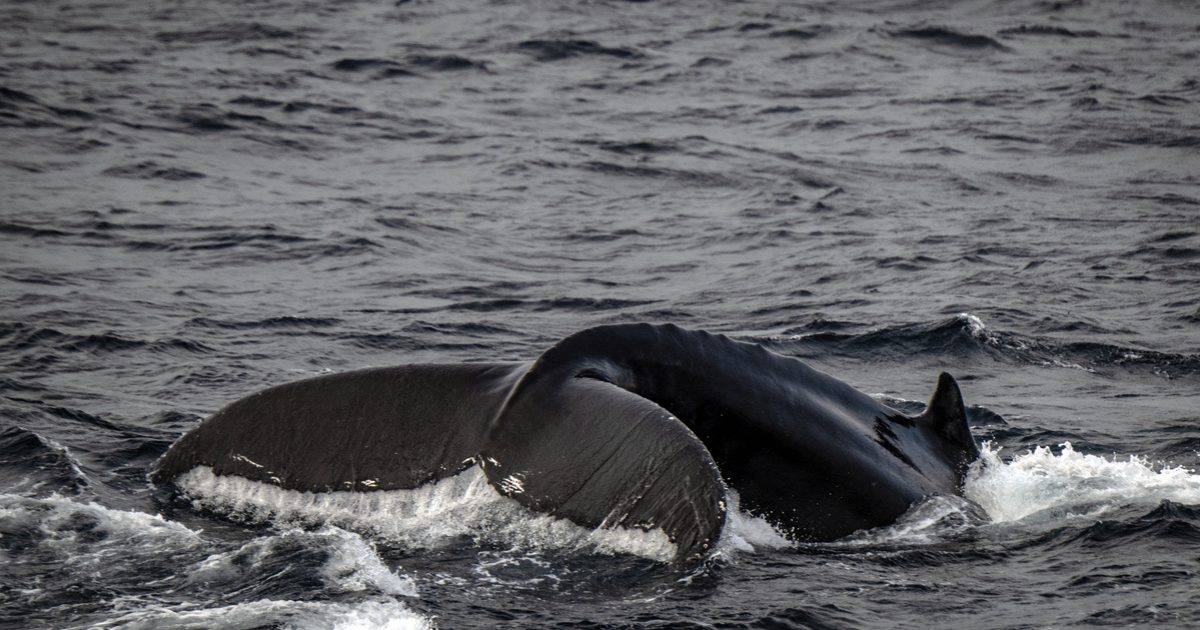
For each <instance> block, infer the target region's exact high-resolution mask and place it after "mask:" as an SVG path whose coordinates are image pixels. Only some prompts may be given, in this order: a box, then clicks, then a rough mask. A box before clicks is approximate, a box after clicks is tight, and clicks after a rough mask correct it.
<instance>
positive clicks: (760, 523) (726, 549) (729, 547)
mask: <svg viewBox="0 0 1200 630" xmlns="http://www.w3.org/2000/svg"><path fill="white" fill-rule="evenodd" d="M726 501H728V503H729V509H728V510H727V512H726V517H725V519H726V520H725V529H723V530H722V531H721V539H720V540H719V541H718V542H717V547H716V551H717V553H719V554H725V555H728V554H730V553H733V552H741V553H755V552H756V551H758V550H759V549H786V548H788V547H791V546H792V541H790V540H788V538H787V537H786V536H784V535H783V534H781V533H779V531H778V530H776V529H775V528H774V527H772V526H771V524H770V523H768V522H767V521H766V520H765V519H763V518H761V517H758V516H755V515H753V514H750V513H747V512H744V511H742V509H741V505H740V503H741V501H740V498H739V497H738V493H737V491H735V490H733V489H730V490H729V493H728V495H727V496H726Z"/></svg>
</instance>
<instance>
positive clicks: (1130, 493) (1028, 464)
mask: <svg viewBox="0 0 1200 630" xmlns="http://www.w3.org/2000/svg"><path fill="white" fill-rule="evenodd" d="M1059 448H1060V450H1059V452H1058V453H1055V452H1054V451H1053V450H1051V449H1050V448H1047V447H1044V446H1038V447H1036V448H1034V449H1033V450H1032V451H1029V452H1026V453H1022V454H1019V455H1017V456H1016V457H1013V458H1012V460H1011V461H1009V462H1004V461H1003V460H1001V458H1000V449H994V448H993V447H992V445H991V444H989V443H985V444H984V445H983V448H982V450H981V454H982V456H981V458H980V463H978V464H976V465H975V467H973V469H972V471H971V473H970V474H969V475H968V478H967V482H966V487H965V492H964V494H965V495H966V497H967V498H969V499H971V500H972V501H974V502H976V503H977V504H979V505H980V506H981V507H982V508H983V509H984V510H985V511H986V512H987V514H988V516H989V517H991V519H992V521H994V522H997V523H1006V522H1012V521H1018V520H1022V519H1028V518H1032V517H1034V515H1039V514H1041V515H1045V516H1047V517H1048V518H1061V517H1063V516H1070V515H1081V514H1087V515H1089V516H1095V515H1098V514H1101V513H1103V512H1105V511H1108V510H1109V509H1112V508H1114V507H1118V506H1121V505H1130V504H1136V503H1148V504H1153V503H1159V502H1161V501H1164V500H1170V501H1175V502H1179V503H1185V504H1193V505H1195V504H1200V475H1197V474H1195V473H1193V472H1192V471H1190V470H1187V469H1185V468H1169V467H1158V466H1155V465H1153V464H1152V463H1151V462H1149V461H1147V460H1146V459H1144V458H1141V457H1136V456H1132V455H1130V456H1127V457H1126V458H1124V459H1120V458H1116V457H1113V458H1105V457H1100V456H1097V455H1086V454H1083V453H1078V452H1076V451H1075V449H1073V448H1072V447H1071V444H1070V443H1069V442H1067V443H1063V444H1061V445H1060V447H1059Z"/></svg>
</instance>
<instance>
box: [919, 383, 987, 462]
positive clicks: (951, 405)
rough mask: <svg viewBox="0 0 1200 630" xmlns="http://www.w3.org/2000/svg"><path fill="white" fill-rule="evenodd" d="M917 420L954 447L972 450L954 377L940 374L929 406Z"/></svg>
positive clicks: (964, 414) (972, 441) (969, 433)
mask: <svg viewBox="0 0 1200 630" xmlns="http://www.w3.org/2000/svg"><path fill="white" fill-rule="evenodd" d="M919 420H920V422H921V423H922V424H925V425H926V426H928V427H929V428H931V429H933V430H934V432H935V433H937V435H938V436H940V437H941V438H942V439H943V440H946V441H947V442H949V443H950V444H952V445H954V446H958V447H961V448H970V449H971V450H974V448H975V440H974V439H972V438H971V430H970V428H968V427H967V409H966V406H964V405H963V399H962V392H960V391H959V390H958V383H957V382H955V380H954V377H953V376H950V375H949V374H947V373H946V372H942V374H941V376H939V377H938V383H937V388H936V389H934V390H933V396H931V397H930V398H929V406H927V407H926V408H925V413H923V414H921V415H920V417H919Z"/></svg>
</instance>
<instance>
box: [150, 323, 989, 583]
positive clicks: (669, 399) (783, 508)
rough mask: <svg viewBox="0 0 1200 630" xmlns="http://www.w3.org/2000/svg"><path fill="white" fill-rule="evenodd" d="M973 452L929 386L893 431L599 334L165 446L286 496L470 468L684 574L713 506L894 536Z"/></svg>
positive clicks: (856, 411) (959, 419)
mask: <svg viewBox="0 0 1200 630" xmlns="http://www.w3.org/2000/svg"><path fill="white" fill-rule="evenodd" d="M978 456H979V451H978V449H977V448H976V446H975V442H974V440H973V439H972V438H971V433H970V430H969V429H968V427H967V420H966V412H965V409H964V407H963V401H962V397H961V394H960V393H959V390H958V385H957V384H956V383H955V381H954V379H953V378H952V377H951V376H950V375H949V374H942V375H941V377H940V378H939V379H938V383H937V387H936V389H935V391H934V393H933V397H932V399H931V400H930V402H929V406H928V408H927V409H926V410H925V412H924V413H922V414H921V415H918V416H907V415H904V414H902V413H900V412H898V411H896V410H895V409H892V408H890V407H888V406H886V405H884V404H882V403H880V402H879V401H877V400H875V399H874V398H871V397H870V396H867V395H866V394H864V393H862V392H860V391H858V390H856V389H854V388H853V387H850V386H849V385H847V384H846V383H843V382H842V381H840V380H838V379H836V378H833V377H832V376H829V375H828V374H825V373H823V372H820V371H817V370H815V369H813V368H811V367H809V366H808V365H806V364H804V363H803V362H801V361H799V360H797V359H793V358H789V357H785V356H781V355H778V354H775V353H772V352H770V351H768V350H766V349H765V348H763V347H761V346H758V345H755V344H750V343H743V342H738V341H733V340H731V339H729V338H728V337H725V336H724V335H714V334H710V333H707V332H702V331H691V330H685V329H682V328H679V327H677V326H674V325H651V324H628V325H614V326H600V327H597V328H591V329H588V330H584V331H582V332H579V333H576V334H574V335H571V336H570V337H567V338H566V339H564V340H562V341H561V342H559V343H558V344H557V345H555V346H554V347H552V348H550V349H549V350H547V351H546V352H545V353H543V354H542V355H541V356H540V357H538V358H537V360H535V361H533V362H532V363H464V364H453V365H406V366H401V367H390V368H375V369H365V370H358V371H354V372H347V373H343V374H335V375H330V376H321V377H317V378H311V379H307V380H303V381H297V382H294V383H287V384H285V385H279V386H277V387H272V388H270V389H267V390H264V391H261V392H258V393H255V394H251V395H249V396H247V397H246V398H243V399H241V400H238V401H236V402H234V403H232V404H230V405H229V406H227V407H225V408H224V409H221V410H220V411H218V412H217V413H216V414H214V415H213V416H212V417H211V418H209V419H208V420H206V421H204V422H202V423H201V424H200V425H199V426H197V427H196V428H194V429H192V430H191V431H189V432H188V433H186V434H185V435H183V436H182V437H181V438H179V440H177V441H176V442H175V443H174V444H173V445H172V446H171V448H170V450H168V451H167V453H166V454H165V455H163V457H162V458H161V459H160V460H159V461H158V462H157V463H156V465H155V468H154V470H153V472H152V479H153V480H154V481H155V482H159V483H162V482H167V481H170V480H172V479H174V478H175V477H177V476H178V475H180V474H182V473H185V472H187V471H189V470H191V469H193V468H195V467H197V466H210V467H211V468H212V470H213V472H214V473H215V474H217V475H237V476H241V477H245V478H247V479H250V480H253V481H259V482H263V483H267V484H273V485H276V486H279V487H282V488H286V489H293V490H307V491H316V492H321V491H336V490H351V491H376V490H393V489H411V488H416V487H418V486H421V485H423V484H427V483H430V482H433V481H436V480H438V479H443V478H446V477H450V476H453V475H455V474H457V473H459V472H462V471H463V470H465V469H466V468H468V467H470V466H473V465H476V464H478V465H480V466H481V467H482V468H483V470H484V471H485V473H486V474H487V478H488V480H489V482H490V483H491V484H492V486H493V487H495V488H496V490H497V491H499V492H500V493H502V494H504V495H507V496H509V497H512V498H513V499H515V500H517V501H518V502H520V503H522V504H524V505H525V506H527V507H529V508H531V509H533V510H537V511H539V512H545V513H547V514H551V515H554V516H558V517H562V518H567V519H570V520H571V521H574V522H575V523H578V524H579V525H582V526H585V527H606V528H611V527H626V528H639V529H643V530H647V531H648V530H651V529H655V528H660V529H662V530H663V531H664V532H665V533H666V534H667V536H668V537H669V538H670V539H671V541H672V542H673V543H675V545H676V548H677V549H678V555H677V561H678V562H681V563H690V562H694V561H696V560H699V559H700V558H702V557H704V555H705V554H706V553H707V552H708V551H709V550H711V549H712V547H713V545H714V543H715V542H716V540H717V538H718V536H719V535H720V533H721V528H722V527H723V526H724V524H725V520H726V510H727V506H726V495H727V489H728V488H733V489H734V490H736V491H737V492H738V494H739V496H740V498H741V507H742V508H743V509H745V510H747V511H749V512H751V513H754V514H757V515H760V516H762V517H764V518H766V519H767V520H768V521H770V522H771V523H772V524H773V525H775V527H776V528H778V529H780V530H781V531H783V532H785V533H787V534H788V535H789V536H790V537H791V538H792V539H794V540H798V541H828V540H834V539H837V538H840V537H842V536H845V535H847V534H850V533H851V532H854V531H856V530H860V529H867V528H872V527H878V526H881V525H887V524H889V523H892V522H893V521H895V520H896V518H897V517H899V516H900V515H901V514H903V513H904V512H905V511H906V510H908V508H909V507H910V506H911V505H912V504H913V503H915V502H916V501H919V500H920V499H922V498H923V497H927V496H930V495H936V494H957V493H959V492H960V491H961V488H962V482H963V477H964V475H965V474H966V471H967V468H968V467H969V466H970V464H971V462H973V461H974V460H975V459H976V458H977V457H978Z"/></svg>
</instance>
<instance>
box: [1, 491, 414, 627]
mask: <svg viewBox="0 0 1200 630" xmlns="http://www.w3.org/2000/svg"><path fill="white" fill-rule="evenodd" d="M0 541H3V542H7V543H8V544H9V545H12V547H10V550H15V551H14V553H13V555H17V554H21V553H32V554H35V556H36V558H37V562H39V563H42V564H43V565H47V566H58V567H72V568H74V569H75V570H79V571H86V573H87V574H88V576H89V581H90V582H92V583H95V584H101V585H103V584H110V583H129V582H135V581H136V582H139V583H142V584H145V583H148V582H149V583H155V584H162V585H176V587H177V588H181V587H183V586H184V585H225V586H224V587H225V588H228V589H230V590H237V589H238V588H240V587H239V584H242V583H244V582H245V581H246V580H258V579H266V580H270V579H271V576H257V575H256V574H255V572H256V571H261V570H262V569H261V568H262V567H263V566H264V565H265V564H267V563H268V562H271V561H274V562H278V561H279V557H280V556H286V555H287V554H288V553H289V550H294V549H295V548H297V547H302V548H306V549H314V550H320V551H321V552H323V553H325V554H326V555H327V558H326V559H325V562H324V565H323V566H321V567H320V569H319V571H318V575H319V577H320V578H321V581H322V582H323V583H324V585H325V587H326V588H327V589H329V592H331V593H336V594H339V595H342V596H346V597H347V598H350V599H354V598H355V596H360V597H362V596H365V597H367V598H368V599H366V600H365V601H338V602H309V601H292V600H284V599H261V600H256V601H248V602H241V603H238V604H233V605H227V606H217V607H211V606H205V605H203V604H199V603H194V602H188V601H182V602H181V601H171V600H170V598H167V599H161V598H156V597H149V596H126V597H122V598H119V599H117V600H114V601H113V602H112V606H113V610H112V612H113V613H115V615H113V616H109V618H107V619H105V620H103V621H98V620H91V621H88V622H86V623H84V624H83V625H80V626H76V627H78V628H117V627H119V628H122V629H125V630H131V629H139V628H146V629H149V628H154V629H156V630H157V629H172V628H173V629H198V628H211V627H217V626H220V627H227V628H251V627H264V626H270V627H280V628H287V629H289V630H308V629H316V628H336V629H339V630H359V629H367V628H388V629H393V630H401V629H403V630H418V629H425V628H431V627H432V621H431V620H430V619H428V618H427V617H424V616H422V615H420V614H418V613H415V612H413V611H411V610H410V609H409V608H408V607H407V605H406V604H405V602H404V601H401V600H399V599H397V598H401V597H416V596H417V590H416V587H415V585H414V583H413V580H412V579H411V578H409V577H407V576H402V575H398V574H397V573H395V572H393V571H392V570H391V569H389V568H388V567H387V565H386V564H385V563H384V562H383V560H382V559H381V558H380V557H379V555H378V554H377V553H376V552H375V549H374V547H373V545H372V544H371V543H370V542H368V541H367V540H364V539H363V538H362V537H361V536H359V535H358V534H355V533H353V532H348V531H345V530H341V529H338V528H335V527H325V528H322V529H320V530H317V531H301V530H296V529H291V530H285V531H281V532H277V533H273V534H272V535H269V536H266V537H262V538H256V539H254V540H251V541H249V542H247V543H245V544H243V545H241V546H240V547H237V548H235V549H232V550H227V551H222V552H217V553H211V552H208V553H206V551H207V550H208V549H211V547H212V545H213V542H212V541H210V540H206V539H205V537H204V536H203V533H202V532H200V531H198V530H193V529H190V528H188V527H187V526H185V525H183V524H181V523H177V522H173V521H168V520H165V519H163V518H162V517H161V516H158V515H152V514H146V513H144V512H137V511H124V510H116V509H112V508H109V507H105V506H103V505H100V504H98V503H94V502H81V501H78V500H76V499H73V498H69V497H61V496H50V497H47V498H32V497H23V496H19V495H14V494H0ZM26 545H35V547H33V549H35V551H34V550H27V549H29V548H27V547H26ZM9 561H11V562H18V563H20V562H21V559H18V558H15V557H14V558H9ZM26 561H27V560H26ZM164 562H165V563H167V564H168V565H169V566H174V567H177V569H174V570H171V571H170V572H164V571H163V570H162V566H161V565H162V564H163V563H164ZM148 565H152V566H155V571H152V572H146V570H145V567H146V566H148ZM51 575H53V574H51ZM66 586H68V585H64V584H56V583H54V582H53V579H51V580H48V583H43V582H32V583H29V584H27V585H25V587H23V588H18V589H14V590H12V591H11V592H9V593H8V595H9V596H10V597H11V598H14V599H19V600H25V601H30V602H40V601H52V602H58V601H59V599H58V595H59V594H58V591H60V590H61V589H62V588H64V587H66ZM380 595H382V596H383V597H380ZM60 627H68V625H63V626H60Z"/></svg>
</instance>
